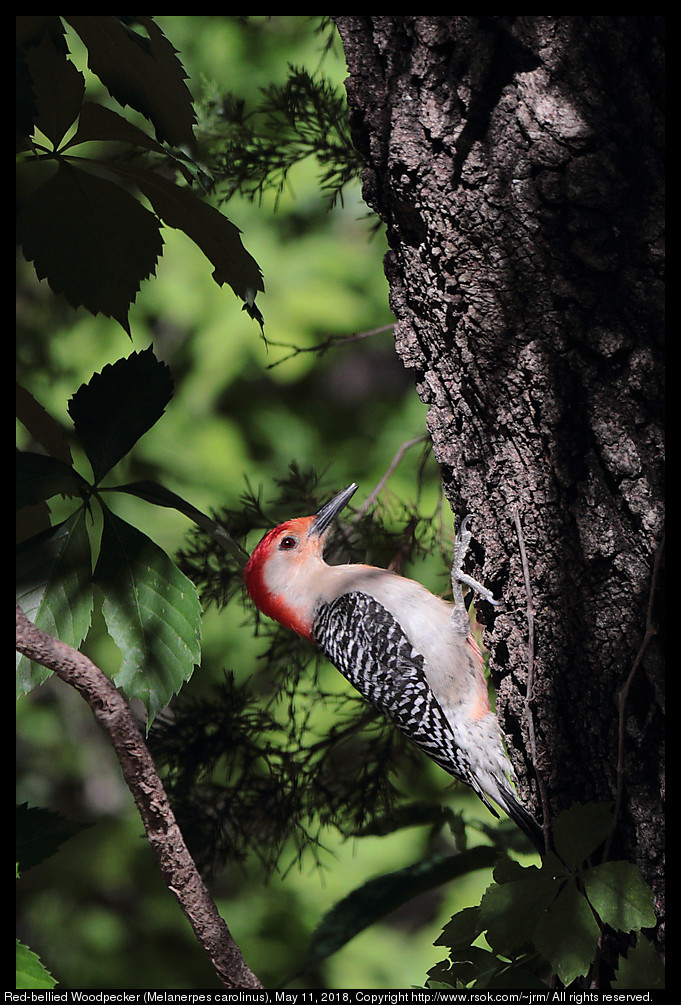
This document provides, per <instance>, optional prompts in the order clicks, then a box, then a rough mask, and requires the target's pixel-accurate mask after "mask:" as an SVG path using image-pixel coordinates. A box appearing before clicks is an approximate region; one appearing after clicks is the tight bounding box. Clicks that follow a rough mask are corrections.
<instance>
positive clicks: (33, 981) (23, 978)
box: [14, 939, 57, 989]
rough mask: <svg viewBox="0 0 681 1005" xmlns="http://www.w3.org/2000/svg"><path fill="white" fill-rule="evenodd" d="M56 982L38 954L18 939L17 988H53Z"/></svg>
mask: <svg viewBox="0 0 681 1005" xmlns="http://www.w3.org/2000/svg"><path fill="white" fill-rule="evenodd" d="M56 983H57V982H56V981H55V979H54V977H52V975H51V974H50V973H49V972H48V971H47V970H46V969H45V967H44V966H43V965H42V963H41V962H40V960H39V958H38V957H37V956H36V954H35V953H34V952H32V951H31V950H30V949H29V948H28V946H25V945H24V944H23V943H22V942H19V940H18V939H17V963H16V982H15V985H14V986H15V988H20V989H23V988H53V987H54V986H55V985H56Z"/></svg>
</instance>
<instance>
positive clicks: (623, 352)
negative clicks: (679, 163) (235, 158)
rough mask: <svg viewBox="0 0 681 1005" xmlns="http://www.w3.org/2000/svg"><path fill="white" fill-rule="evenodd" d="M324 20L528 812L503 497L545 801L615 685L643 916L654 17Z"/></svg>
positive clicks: (649, 819) (653, 746)
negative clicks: (465, 528) (476, 593)
mask: <svg viewBox="0 0 681 1005" xmlns="http://www.w3.org/2000/svg"><path fill="white" fill-rule="evenodd" d="M335 21H336V24H337V27H338V30H339V32H340V35H341V38H342V40H343V44H344V47H345V54H346V58H347V62H348V68H349V77H348V80H347V91H348V98H349V103H350V110H351V121H352V128H353V136H354V141H355V143H356V145H357V147H358V149H359V150H360V151H361V153H362V155H363V157H364V159H365V164H366V167H365V170H364V173H363V185H364V197H365V199H366V201H367V203H368V204H369V205H370V206H371V207H373V208H374V209H375V210H376V212H377V213H378V215H379V216H380V217H381V219H382V220H383V221H384V222H385V224H386V227H387V235H388V241H389V246H390V251H389V252H388V255H387V256H386V262H385V268H386V274H387V277H388V280H389V282H390V290H391V307H392V310H393V312H394V314H395V317H396V319H397V326H396V347H397V351H398V353H399V355H400V357H401V358H402V360H403V362H404V365H405V366H407V367H409V368H410V369H412V370H413V371H414V374H415V378H416V384H417V389H418V393H419V395H420V396H421V398H422V399H423V401H425V402H427V403H428V405H429V406H430V408H429V413H428V426H429V430H430V433H431V436H432V440H433V445H434V449H435V453H436V456H437V458H438V461H439V463H440V465H441V469H442V474H443V478H444V483H445V489H446V492H447V496H448V498H449V500H450V502H451V504H452V506H453V508H454V509H455V511H456V512H457V514H463V513H465V512H467V511H471V512H474V513H476V514H478V516H479V519H478V522H477V523H474V524H473V530H474V531H475V532H477V538H478V541H479V542H480V547H479V549H478V552H477V555H476V557H477V559H478V561H480V562H481V563H482V564H483V568H482V572H481V570H480V569H479V570H478V576H479V577H480V576H481V577H482V578H483V579H484V581H485V583H486V585H488V586H490V587H492V588H493V591H494V593H495V595H496V596H502V597H503V598H504V600H505V603H506V609H505V611H504V612H503V613H501V614H499V615H496V617H495V616H494V614H493V612H492V609H491V608H489V607H486V605H485V604H484V603H483V604H482V605H480V606H481V607H482V609H483V613H484V612H485V611H486V613H487V621H488V634H487V643H488V645H489V646H490V649H491V652H492V666H493V674H494V679H495V683H496V684H497V688H498V694H499V702H498V707H499V710H500V718H501V721H502V724H503V726H504V728H505V729H506V732H507V735H508V737H509V745H510V748H511V754H512V756H513V757H514V759H515V761H516V765H517V767H518V768H519V772H520V774H521V775H522V776H523V778H524V780H525V782H524V784H525V795H526V797H527V799H528V800H530V801H531V802H533V803H534V806H535V808H536V809H537V812H538V814H539V815H540V816H541V813H542V803H541V799H540V795H541V787H540V786H538V784H537V773H536V772H535V771H534V769H533V768H532V763H531V762H532V757H531V744H530V741H529V739H528V721H527V717H526V715H525V714H524V689H525V686H526V683H527V667H528V619H527V618H526V607H527V601H528V598H527V592H526V588H525V585H524V578H523V570H522V563H521V556H520V548H519V537H518V534H517V529H516V523H515V522H514V514H515V513H516V512H517V514H518V516H519V520H520V525H521V527H522V531H523V537H524V542H525V547H526V551H527V556H528V564H529V574H530V582H531V592H532V598H533V606H534V646H535V653H534V664H533V676H534V694H533V702H532V710H533V718H534V722H535V726H536V769H537V771H538V773H539V776H540V778H541V779H542V780H543V785H544V786H545V791H546V793H547V794H548V803H549V812H550V815H551V816H555V814H556V813H557V812H559V811H560V810H561V809H563V808H565V807H566V806H569V805H571V804H572V803H574V802H586V801H590V800H599V801H600V800H614V799H615V798H616V795H617V791H618V760H619V759H618V746H619V739H620V734H619V725H620V721H619V720H620V716H619V710H618V699H619V696H620V694H622V690H623V688H624V689H625V697H626V698H627V700H626V704H625V707H624V713H623V740H624V742H623V748H622V749H623V754H622V758H621V760H620V763H619V767H620V768H621V797H622V798H621V808H620V816H619V826H618V829H617V832H616V837H615V844H614V846H613V848H612V852H611V854H612V855H616V856H621V857H625V858H627V859H629V860H631V861H633V862H636V863H637V864H638V865H639V866H640V868H641V870H642V872H643V875H644V877H645V878H646V879H647V881H648V882H649V883H650V884H651V885H652V886H653V888H654V890H655V894H656V897H657V902H658V909H659V912H660V917H661V915H662V868H663V862H662V852H663V795H662V756H663V755H662V741H663V727H662V698H661V673H662V658H661V650H662V642H661V634H660V633H661V627H662V626H661V625H660V622H659V617H660V614H661V612H660V611H658V609H657V605H656V604H655V605H654V607H653V609H652V613H651V616H650V617H649V615H648V608H649V601H650V602H651V603H652V601H653V600H654V599H655V598H654V597H653V596H652V593H651V591H654V587H655V586H657V593H659V591H660V587H661V583H660V579H661V572H660V574H659V575H658V574H654V569H657V568H658V565H657V563H656V556H659V553H660V552H661V545H662V538H663V432H662V408H663V406H662V396H663V392H662V378H663V362H662V351H663V350H662V345H663V343H662V282H661V274H662V256H661V240H662V221H663V202H662V181H663V174H662V152H661V151H662V130H663V119H662V110H661V95H662V93H663V90H662V87H663V84H662V72H663V71H662V61H663V57H662V45H663V42H662V18H659V17H640V16H637V17H625V16H598V17H586V16H565V17H558V16H555V17H554V16H551V17H549V16H537V15H531V16H530V15H528V16H515V17H512V16H502V17H492V16H486V17H472V16H464V17H448V16H435V15H433V16H427V17H415V16H409V17H395V16H388V15H374V16H370V17H359V16H355V15H340V16H337V17H336V18H335ZM483 557H484V562H483ZM469 571H471V572H473V574H475V570H469ZM651 624H652V625H654V626H655V628H656V629H657V634H653V635H651V632H650V631H648V632H646V628H647V626H648V627H650V625H651ZM644 638H645V640H646V641H645V645H644ZM641 654H642V658H641V659H640V662H638V663H637V658H638V657H639V656H641ZM635 665H636V669H635V671H634V673H633V675H632V677H631V686H630V688H628V689H627V688H626V686H625V685H626V683H627V681H628V678H629V676H630V673H631V671H632V668H634V666H635ZM523 751H524V754H523Z"/></svg>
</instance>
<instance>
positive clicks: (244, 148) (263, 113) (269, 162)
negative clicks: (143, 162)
mask: <svg viewBox="0 0 681 1005" xmlns="http://www.w3.org/2000/svg"><path fill="white" fill-rule="evenodd" d="M261 94H262V97H261V99H260V101H259V103H258V104H257V105H256V106H255V107H254V108H252V109H247V107H246V102H245V101H244V100H243V99H240V98H237V97H236V96H235V95H233V94H226V95H217V94H214V95H212V96H210V97H208V98H207V99H206V100H205V102H204V104H203V106H202V114H201V119H200V129H201V131H202V133H203V135H204V137H206V139H207V140H208V145H209V148H210V149H212V151H213V154H212V172H213V175H214V177H215V180H216V183H217V184H218V185H219V186H220V191H221V193H223V195H224V198H225V199H229V198H231V196H232V195H234V194H235V193H239V194H241V195H243V196H246V198H248V199H251V200H255V199H258V200H259V201H260V200H262V197H263V194H264V193H265V192H266V191H273V192H274V194H275V206H276V204H277V203H278V201H279V198H280V196H281V194H282V192H283V191H284V189H285V187H286V185H287V184H288V181H289V173H290V171H291V169H292V168H293V167H294V166H295V165H297V164H300V163H302V162H303V161H305V160H307V159H308V158H313V159H315V160H316V162H317V165H318V174H319V185H320V188H321V190H322V192H323V193H324V194H325V195H326V197H327V199H328V201H329V203H330V205H334V204H335V203H336V201H340V202H341V203H342V201H343V189H344V187H345V186H346V185H347V184H348V183H349V182H350V181H353V180H355V179H356V178H358V177H359V173H360V170H361V167H362V163H361V160H360V157H359V154H358V153H357V151H356V150H355V148H354V146H353V144H352V140H351V138H350V128H349V124H348V115H347V106H346V103H345V97H344V95H343V94H342V92H341V91H340V90H339V89H338V88H335V87H333V85H332V84H331V83H330V82H329V81H328V80H326V79H325V78H324V77H313V76H312V75H311V74H310V73H308V71H307V70H305V69H302V68H300V67H295V66H289V74H288V78H287V80H286V82H285V83H284V84H283V85H277V84H271V85H270V86H268V87H265V88H262V89H261Z"/></svg>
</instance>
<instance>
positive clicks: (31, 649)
mask: <svg viewBox="0 0 681 1005" xmlns="http://www.w3.org/2000/svg"><path fill="white" fill-rule="evenodd" d="M16 619H17V641H16V647H17V650H18V651H19V652H20V653H23V654H24V656H27V657H28V659H30V660H33V661H34V662H36V663H39V664H40V665H41V666H44V667H47V669H48V670H53V671H54V673H56V674H57V675H58V676H59V677H61V679H62V680H63V681H65V682H66V683H67V684H70V685H71V687H73V688H75V689H76V691H78V693H79V694H80V695H81V697H83V698H84V699H85V701H86V702H87V703H88V705H89V706H90V708H91V709H92V712H93V714H94V716H95V718H96V719H97V721H98V722H99V723H100V725H101V726H102V727H103V728H104V729H105V730H106V732H107V734H108V736H109V739H110V741H111V744H112V746H113V748H114V751H115V753H116V756H117V757H118V760H119V762H120V765H121V769H122V772H123V777H124V778H125V781H126V784H127V786H128V788H129V789H130V791H131V793H132V795H133V797H134V799H135V802H136V804H137V808H138V810H139V812H140V816H141V817H142V822H143V824H144V829H145V831H146V833H147V838H148V839H149V844H150V845H151V847H152V848H153V850H154V853H155V855H156V859H157V861H158V864H159V868H160V871H161V875H162V877H163V880H164V882H165V884H166V886H167V887H168V889H169V890H171V891H172V893H173V894H174V895H175V897H176V898H177V900H178V902H179V904H180V907H181V908H182V910H183V911H184V913H185V915H186V917H187V920H188V921H189V923H190V925H191V926H192V928H193V930H194V934H195V935H196V938H197V939H198V941H199V943H200V945H201V946H202V947H203V949H204V950H205V951H206V953H207V954H208V956H209V958H210V960H211V962H212V964H213V967H214V969H215V972H216V974H217V975H218V977H219V978H220V980H221V981H222V983H223V984H224V986H225V987H227V988H261V987H262V985H261V984H260V982H259V981H258V978H257V977H256V976H255V974H253V973H252V972H251V971H250V970H249V968H248V967H247V965H246V963H245V962H244V958H243V956H242V954H241V950H240V949H239V947H238V946H237V944H236V943H235V942H234V940H233V938H232V936H231V933H230V931H229V928H228V927H227V925H226V923H225V921H224V920H223V918H221V916H220V914H219V913H218V909H217V907H216V906H215V902H214V901H213V899H212V897H211V895H210V893H209V892H208V890H207V888H206V886H205V884H204V882H203V880H202V879H201V876H200V874H199V872H198V869H197V868H196V865H195V863H194V860H193V859H192V857H191V855H190V854H189V850H188V848H187V846H186V844H185V842H184V838H183V836H182V833H181V831H180V828H179V827H178V825H177V822H176V820H175V816H174V814H173V811H172V809H171V807H170V803H169V802H168V797H167V796H166V793H165V790H164V788H163V784H162V782H161V779H160V778H159V776H158V773H157V771H156V767H155V765H154V762H153V760H152V758H151V754H150V753H149V750H148V748H147V745H146V744H145V742H144V740H143V738H142V736H141V735H140V732H139V729H138V727H137V724H136V722H135V719H134V718H133V716H132V713H131V712H130V709H129V708H128V704H127V702H126V701H125V699H124V698H123V696H122V695H121V694H120V693H119V692H118V691H117V690H116V688H115V687H114V685H113V683H112V682H111V680H110V679H109V678H108V677H107V676H106V674H105V673H103V672H102V671H101V670H100V669H99V667H97V666H95V664H94V663H93V662H92V661H91V660H90V659H88V657H87V656H84V655H83V654H82V653H79V652H78V651H77V650H75V649H72V648H71V646H69V645H66V643H64V642H60V641H59V640H58V639H54V638H52V636H51V635H48V634H47V633H46V632H43V631H41V629H39V628H37V627H36V626H35V625H33V624H32V623H31V622H30V621H29V620H28V618H27V617H26V615H25V614H24V613H23V611H22V610H21V608H20V607H19V605H18V604H17V612H16Z"/></svg>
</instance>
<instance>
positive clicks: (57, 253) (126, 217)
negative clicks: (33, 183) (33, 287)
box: [17, 161, 163, 334]
mask: <svg viewBox="0 0 681 1005" xmlns="http://www.w3.org/2000/svg"><path fill="white" fill-rule="evenodd" d="M17 235H18V240H19V241H20V242H21V245H22V249H23V253H24V255H25V257H26V259H27V261H29V262H33V263H34V266H35V271H36V275H37V276H38V278H39V279H47V281H48V283H49V285H50V287H51V288H52V290H54V292H55V293H63V294H64V296H65V297H66V299H67V300H68V302H69V303H70V304H71V305H72V306H73V307H81V306H83V307H85V308H87V310H88V311H90V313H91V314H100V313H101V314H105V315H106V316H107V317H113V318H115V319H116V321H118V323H119V324H120V325H121V326H122V327H123V328H124V329H125V331H126V332H127V333H128V334H130V328H129V325H128V310H129V307H130V304H131V303H133V301H134V300H135V297H136V295H137V292H138V290H139V288H140V285H141V283H142V281H143V280H144V279H146V278H147V277H148V276H150V275H151V274H152V273H153V272H154V271H155V269H156V263H157V261H158V258H159V256H160V254H161V252H162V248H163V241H162V240H161V235H160V228H159V223H158V220H157V219H156V217H155V216H154V214H153V213H150V212H149V210H148V209H145V208H144V206H142V205H141V204H140V203H139V202H138V201H137V200H136V199H134V198H133V197H132V196H131V195H129V194H128V193H127V192H126V191H124V189H122V188H121V187H120V185H118V184H116V183H115V182H113V181H109V180H107V179H104V178H99V177H97V176H96V175H94V174H90V173H89V172H86V171H82V170H80V169H79V168H77V167H75V166H74V165H72V164H70V163H67V162H66V161H62V162H61V163H60V165H59V168H58V170H57V171H56V172H55V174H53V175H52V177H51V178H50V179H49V180H48V181H46V182H44V183H43V184H42V185H39V186H38V187H37V188H36V189H35V190H34V191H33V192H32V194H31V195H30V196H29V197H28V199H27V200H26V202H25V203H24V205H23V207H22V208H21V210H20V212H19V215H18V217H17Z"/></svg>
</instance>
